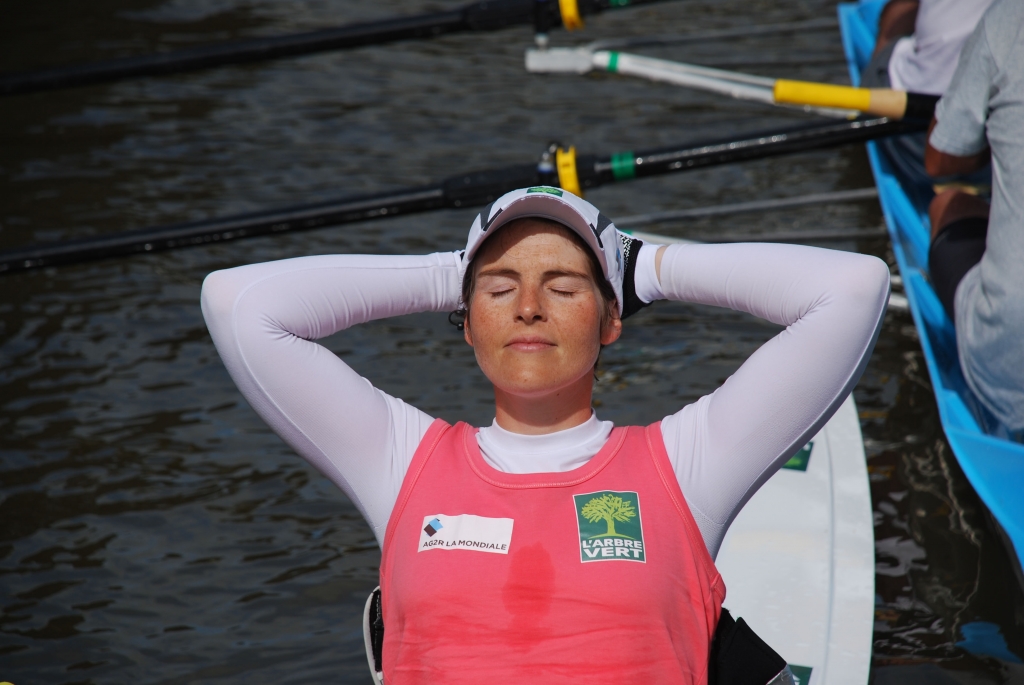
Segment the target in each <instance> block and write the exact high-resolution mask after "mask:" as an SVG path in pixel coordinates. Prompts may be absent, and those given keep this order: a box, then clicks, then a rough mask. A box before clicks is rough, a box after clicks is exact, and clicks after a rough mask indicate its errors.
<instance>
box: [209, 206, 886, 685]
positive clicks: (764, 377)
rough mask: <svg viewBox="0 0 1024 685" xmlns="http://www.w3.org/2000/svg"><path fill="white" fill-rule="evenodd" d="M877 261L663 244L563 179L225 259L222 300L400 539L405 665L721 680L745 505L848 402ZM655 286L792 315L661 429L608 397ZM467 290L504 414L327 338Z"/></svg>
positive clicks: (388, 587)
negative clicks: (728, 560) (474, 209)
mask: <svg viewBox="0 0 1024 685" xmlns="http://www.w3.org/2000/svg"><path fill="white" fill-rule="evenodd" d="M888 286H889V272H888V269H887V267H886V266H885V264H883V263H882V262H881V261H879V260H877V259H874V258H871V257H865V256H861V255H856V254H849V253H842V252H832V251H828V250H819V249H812V248H806V247H796V246H785V245H754V244H744V245H727V246H692V245H673V246H670V247H659V246H652V245H641V244H640V243H639V241H633V240H631V239H629V238H628V237H624V236H623V235H622V234H620V233H618V231H616V229H615V227H614V225H612V224H611V223H610V222H609V221H608V220H607V219H605V218H604V217H603V216H601V215H600V214H599V213H598V211H597V210H596V209H595V208H594V207H593V206H592V205H590V204H589V203H587V202H585V201H583V200H581V199H579V198H577V197H575V196H573V195H570V194H569V193H566V192H564V191H561V190H558V189H554V188H529V189H523V190H518V191H514V192H512V193H509V194H507V195H505V196H503V197H502V198H499V199H498V200H497V201H496V202H495V203H494V204H492V205H491V206H490V207H488V208H487V209H485V210H484V211H483V212H482V213H481V214H480V215H479V216H478V217H477V218H476V221H475V222H474V224H473V227H472V229H471V231H470V236H469V241H468V244H467V247H466V249H465V250H464V251H460V252H456V253H438V254H433V255H427V256H369V255H360V256H357V255H341V256H324V257H306V258H301V259H292V260H285V261H281V262H274V263H269V264H257V265H252V266H247V267H241V268H238V269H230V270H226V271H220V272H216V273H214V274H211V275H210V276H209V277H208V278H207V280H206V283H205V284H204V286H203V311H204V314H205V316H206V320H207V323H208V325H209V327H210V331H211V333H212V335H213V339H214V342H215V343H216V345H217V348H218V350H219V351H220V353H221V356H222V357H223V359H224V362H225V364H226V366H227V368H228V370H229V372H230V373H231V375H232V377H233V378H234V380H235V382H236V383H237V384H238V386H239V388H240V389H241V390H242V392H243V394H244V395H245V396H246V398H247V399H248V400H249V402H250V403H251V404H252V405H253V407H254V408H255V409H256V411H257V412H258V413H259V414H260V416H262V417H263V418H264V420H266V421H267V423H268V424H270V426H271V427H272V428H273V429H274V430H275V431H276V432H277V433H278V434H279V435H281V436H282V437H283V438H284V439H285V440H286V441H288V443H289V444H290V445H292V446H293V447H294V448H295V450H296V451H298V452H299V454H301V455H302V456H303V457H304V458H306V459H308V460H309V461H310V462H311V463H313V464H314V465H315V466H316V467H317V468H319V469H320V470H321V471H322V472H323V473H324V474H326V475H327V476H328V477H329V478H331V480H332V481H333V482H335V483H336V484H337V485H338V486H339V487H340V488H341V489H342V490H344V492H345V493H346V494H347V495H348V496H349V497H350V498H351V499H352V500H353V502H355V504H356V506H357V507H359V509H360V511H361V512H362V513H363V515H364V516H365V517H366V519H367V521H368V522H369V523H370V525H371V526H372V527H373V530H374V532H375V534H376V536H377V540H378V542H379V543H380V544H381V546H382V549H383V558H382V563H381V586H382V590H383V614H384V615H383V618H384V623H385V625H386V627H387V631H386V635H385V643H384V676H385V682H387V683H389V685H392V684H401V683H407V682H445V683H461V682H465V683H481V682H490V681H494V680H497V679H504V678H519V679H521V682H543V683H560V682H566V683H568V682H616V683H633V682H636V683H641V682H643V683H652V682H656V683H702V682H705V681H706V679H707V667H708V653H709V644H710V639H711V636H712V634H713V633H714V630H715V626H716V623H717V621H718V617H719V612H720V610H721V604H722V601H723V599H724V597H725V587H724V584H723V583H722V579H721V577H720V576H719V574H718V572H717V570H716V569H715V566H714V562H713V559H714V556H715V554H716V553H717V551H718V548H719V546H720V544H721V541H722V538H723V536H724V535H725V531H726V529H727V528H728V526H729V523H730V522H731V521H732V519H733V518H734V517H735V515H736V514H737V512H738V511H739V510H740V508H741V507H742V506H743V504H744V503H745V502H746V501H747V500H748V499H749V498H750V497H751V496H752V495H753V493H754V492H755V491H756V490H757V488H758V487H760V485H761V484H762V483H764V482H765V481H766V480H767V479H768V478H769V477H770V476H771V475H772V474H773V473H774V472H775V471H776V470H777V469H778V468H779V467H780V466H781V465H782V464H783V463H785V461H786V460H787V459H788V458H789V457H790V456H791V455H792V454H793V453H795V452H796V451H797V450H798V449H799V448H800V447H802V446H803V445H804V444H805V443H806V442H807V440H808V439H809V438H810V437H812V436H813V435H814V434H815V433H816V432H817V431H818V429H819V428H820V427H821V426H822V425H823V424H824V423H825V422H826V421H827V420H828V419H829V417H830V416H831V415H832V413H833V412H834V411H835V409H836V408H838V406H839V405H840V404H841V403H842V402H843V400H844V399H845V398H846V396H847V395H848V394H849V392H850V390H851V389H852V388H853V386H854V384H855V383H856V381H857V379H858V378H859V377H860V374H861V372H862V370H863V367H864V364H865V363H866V361H867V358H868V356H869V354H870V351H871V349H872V347H873V345H874V341H875V338H876V336H877V333H878V329H879V326H880V324H881V320H882V316H883V314H884V310H885V305H886V301H887V296H888ZM655 299H672V300H678V301H687V302H699V303H704V304H712V305H718V306H727V307H731V308H733V309H738V310H741V311H745V312H749V313H751V314H754V315H756V316H760V317H763V318H766V319H769V320H771V321H773V322H775V323H778V324H781V325H784V326H786V329H785V330H784V331H782V332H781V333H780V334H779V335H777V336H776V337H775V338H773V339H772V340H770V341H769V342H767V343H766V344H765V345H763V346H762V347H761V348H760V349H759V350H758V351H757V352H755V353H754V354H753V355H751V357H750V359H748V360H747V361H746V362H745V363H744V364H743V366H742V367H741V368H740V369H739V370H737V372H736V373H735V374H733V376H732V377H730V378H729V379H728V380H727V381H726V382H725V383H724V384H723V385H722V386H721V387H720V388H718V389H717V390H716V391H715V392H714V393H712V394H710V395H707V396H705V397H703V398H701V399H700V400H698V401H697V402H696V403H694V404H691V405H688V406H686V407H683V408H682V409H680V410H679V411H678V412H676V413H675V414H672V415H670V416H667V417H665V418H664V419H663V420H662V421H661V422H660V423H655V424H653V425H651V426H648V427H646V428H644V427H628V428H621V427H614V426H613V425H612V424H611V423H610V422H607V421H604V422H602V421H600V420H599V419H598V418H597V416H596V415H595V414H594V412H593V410H592V409H591V392H592V387H593V370H594V367H595V364H596V362H597V358H598V355H599V352H600V349H601V347H602V346H603V345H608V344H611V343H613V342H614V341H615V340H616V339H617V338H618V336H619V334H620V332H621V329H622V322H621V317H622V315H623V314H626V315H628V314H630V313H632V311H634V310H635V309H637V308H639V307H640V306H643V305H644V304H646V303H649V302H651V301H653V300H655ZM460 303H464V304H465V308H464V315H465V330H464V334H465V338H466V342H467V343H469V344H470V345H472V346H473V349H474V352H475V354H476V357H477V361H478V363H479V365H480V368H481V369H482V370H483V372H484V374H485V375H486V376H487V378H488V379H489V380H490V381H491V382H492V383H493V385H494V396H495V420H494V423H492V425H491V426H488V427H485V428H482V429H479V430H477V429H475V428H471V427H469V426H467V425H465V424H457V425H456V426H449V425H448V424H446V423H444V422H443V421H440V420H436V421H435V420H434V419H432V418H431V417H429V416H427V415H426V414H424V413H423V412H421V411H419V410H418V409H416V408H414V407H411V406H410V405H408V404H406V403H404V402H402V401H401V400H400V399H397V398H393V397H389V396H388V395H386V394H385V393H383V392H381V391H379V390H377V389H375V388H374V387H373V386H372V385H371V384H370V383H369V382H367V381H366V380H365V379H363V378H361V377H360V376H358V375H357V374H355V373H354V372H353V371H352V370H351V369H349V368H348V367H347V366H346V365H345V364H344V363H343V362H342V361H341V360H340V359H338V358H337V357H336V356H335V355H333V354H331V353H330V352H328V351H327V350H325V349H324V348H322V347H320V346H319V345H317V344H316V343H314V342H312V341H313V340H316V339H318V338H322V337H324V336H327V335H330V334H332V333H334V332H336V331H339V330H342V329H345V328H347V327H349V326H352V325H355V324H358V323H363V322H365V321H369V320H373V319H378V318H383V317H387V316H395V315H399V314H408V313H412V312H421V311H436V312H450V311H452V310H454V309H456V308H458V307H459V305H460Z"/></svg>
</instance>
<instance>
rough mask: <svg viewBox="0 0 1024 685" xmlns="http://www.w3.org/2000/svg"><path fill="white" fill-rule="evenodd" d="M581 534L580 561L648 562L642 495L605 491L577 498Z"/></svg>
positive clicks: (577, 521) (575, 502)
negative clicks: (645, 546) (641, 503)
mask: <svg viewBox="0 0 1024 685" xmlns="http://www.w3.org/2000/svg"><path fill="white" fill-rule="evenodd" d="M572 499H573V504H574V505H575V507H576V526H577V528H578V530H579V533H580V561H582V562H584V563H586V562H588V561H639V562H640V563H647V555H646V550H645V549H644V528H643V524H642V522H641V520H640V496H639V495H637V493H635V492H615V491H613V490H602V491H600V492H590V493H587V494H585V495H573V498H572Z"/></svg>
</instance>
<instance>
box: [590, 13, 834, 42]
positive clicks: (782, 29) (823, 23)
mask: <svg viewBox="0 0 1024 685" xmlns="http://www.w3.org/2000/svg"><path fill="white" fill-rule="evenodd" d="M838 26H839V22H838V21H837V20H836V19H835V18H830V19H809V20H807V21H790V22H785V23H781V24H762V25H760V26H744V27H742V28H736V29H719V30H711V31H693V32H691V33H667V34H662V35H657V36H635V37H631V38H606V39H603V40H596V41H594V42H593V43H591V44H590V46H589V47H590V49H591V50H625V49H628V48H635V47H640V46H652V45H685V44H689V43H707V42H711V41H716V40H731V39H734V38H755V37H758V36H774V35H778V34H780V33H806V32H809V31H834V30H835V29H836V27H838Z"/></svg>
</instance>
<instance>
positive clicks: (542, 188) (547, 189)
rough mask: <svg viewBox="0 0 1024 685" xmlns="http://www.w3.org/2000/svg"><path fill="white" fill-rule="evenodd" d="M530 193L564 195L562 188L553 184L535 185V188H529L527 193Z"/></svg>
mask: <svg viewBox="0 0 1024 685" xmlns="http://www.w3.org/2000/svg"><path fill="white" fill-rule="evenodd" d="M530 193H547V194H548V195H555V196H556V197H562V190H561V189H560V188H553V187H551V186H535V187H533V188H527V189H526V194H527V195H529V194H530Z"/></svg>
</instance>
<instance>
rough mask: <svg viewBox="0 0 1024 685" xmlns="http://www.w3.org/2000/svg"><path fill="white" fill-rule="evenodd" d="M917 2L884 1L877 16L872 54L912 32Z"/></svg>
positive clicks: (915, 0)
mask: <svg viewBox="0 0 1024 685" xmlns="http://www.w3.org/2000/svg"><path fill="white" fill-rule="evenodd" d="M919 4H920V3H919V2H918V0H890V1H889V2H888V3H886V5H885V8H883V9H882V14H881V16H880V17H879V18H878V40H877V41H876V42H875V50H874V52H873V53H872V56H874V55H877V54H878V53H880V52H881V51H882V50H884V49H885V48H887V47H888V46H889V44H890V43H895V42H896V40H897V39H899V38H902V37H903V36H909V35H910V34H912V33H913V32H914V25H915V24H916V22H917V7H918V5H919Z"/></svg>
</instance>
